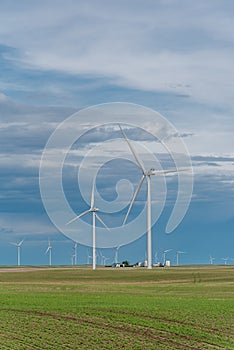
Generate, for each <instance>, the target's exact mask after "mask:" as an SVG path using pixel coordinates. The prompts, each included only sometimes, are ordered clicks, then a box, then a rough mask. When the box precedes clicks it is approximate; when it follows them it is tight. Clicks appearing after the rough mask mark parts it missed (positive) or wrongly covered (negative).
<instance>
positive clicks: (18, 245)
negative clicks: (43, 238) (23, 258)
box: [11, 239, 24, 266]
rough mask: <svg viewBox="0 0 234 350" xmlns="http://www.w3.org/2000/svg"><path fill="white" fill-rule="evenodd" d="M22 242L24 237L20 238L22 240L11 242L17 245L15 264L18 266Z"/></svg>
mask: <svg viewBox="0 0 234 350" xmlns="http://www.w3.org/2000/svg"><path fill="white" fill-rule="evenodd" d="M23 242H24V239H22V241H20V242H19V243H11V244H12V245H14V246H16V247H17V265H18V266H20V249H21V246H22V244H23Z"/></svg>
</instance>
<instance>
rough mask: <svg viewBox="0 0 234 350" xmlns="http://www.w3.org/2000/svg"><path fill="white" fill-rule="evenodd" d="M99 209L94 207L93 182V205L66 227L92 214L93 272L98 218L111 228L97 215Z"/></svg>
mask: <svg viewBox="0 0 234 350" xmlns="http://www.w3.org/2000/svg"><path fill="white" fill-rule="evenodd" d="M98 210H99V209H98V208H96V207H95V205H94V182H93V187H92V194H91V203H90V208H89V209H88V210H85V211H84V212H83V213H81V214H80V215H78V216H76V217H75V218H74V219H72V220H70V221H69V222H68V223H67V224H66V225H70V224H71V223H72V222H74V221H76V220H78V219H79V218H81V217H82V216H84V215H86V214H89V213H92V219H93V235H92V240H93V242H92V243H93V270H95V269H96V218H97V220H98V221H100V223H101V224H102V225H103V226H104V227H105V228H106V229H107V230H109V228H108V227H107V226H106V224H105V223H104V222H103V221H102V219H101V218H100V216H99V215H98V214H97V211H98Z"/></svg>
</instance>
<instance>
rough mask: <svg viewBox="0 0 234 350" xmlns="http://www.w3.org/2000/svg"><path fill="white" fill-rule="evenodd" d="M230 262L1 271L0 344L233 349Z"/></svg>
mask: <svg viewBox="0 0 234 350" xmlns="http://www.w3.org/2000/svg"><path fill="white" fill-rule="evenodd" d="M233 315H234V267H233V266H214V265H213V266H208V267H178V268H175V267H173V268H168V269H163V268H155V269H153V270H146V269H143V268H139V269H97V270H96V271H92V270H90V269H87V268H74V267H71V268H41V269H39V268H20V269H12V268H8V269H0V325H1V327H0V349H1V350H5V349H13V350H14V349H17V350H21V349H22V350H33V349H43V350H45V349H48V350H49V349H56V350H59V349H71V350H74V349H87V350H92V349H95V350H96V349H129V350H130V349H134V350H135V349H136V350H138V349H139V350H144V349H147V350H150V349H152V350H153V349H154V350H155V349H234V328H233V324H234V320H233Z"/></svg>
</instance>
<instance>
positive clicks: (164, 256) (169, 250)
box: [163, 249, 172, 265]
mask: <svg viewBox="0 0 234 350" xmlns="http://www.w3.org/2000/svg"><path fill="white" fill-rule="evenodd" d="M171 251H172V249H166V250H164V251H163V265H165V263H166V253H169V252H171Z"/></svg>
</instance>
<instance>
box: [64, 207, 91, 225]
mask: <svg viewBox="0 0 234 350" xmlns="http://www.w3.org/2000/svg"><path fill="white" fill-rule="evenodd" d="M89 212H90V209H89V210H86V211H84V212H83V213H81V214H80V215H78V216H76V217H75V218H74V219H72V220H70V221H68V222H67V223H66V225H70V224H71V223H72V222H74V221H76V220H78V219H79V218H81V217H82V216H84V215H86V214H88V213H89Z"/></svg>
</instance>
